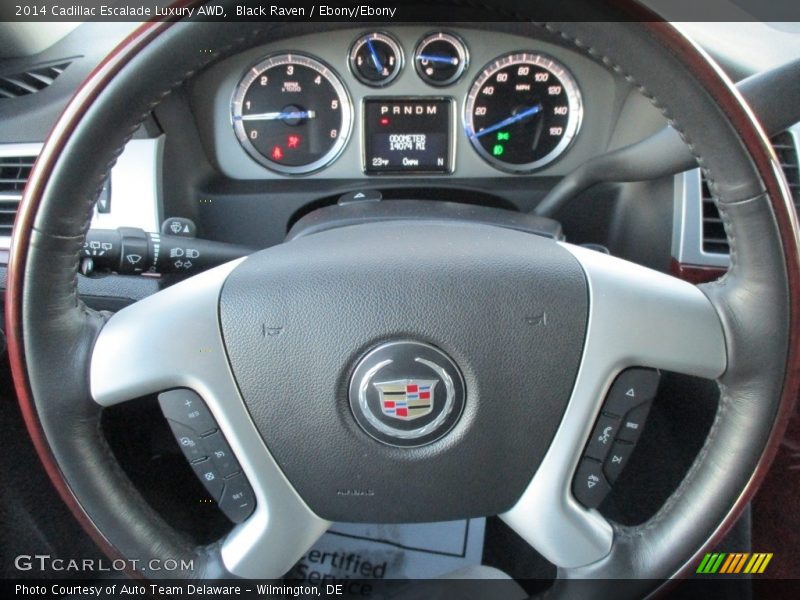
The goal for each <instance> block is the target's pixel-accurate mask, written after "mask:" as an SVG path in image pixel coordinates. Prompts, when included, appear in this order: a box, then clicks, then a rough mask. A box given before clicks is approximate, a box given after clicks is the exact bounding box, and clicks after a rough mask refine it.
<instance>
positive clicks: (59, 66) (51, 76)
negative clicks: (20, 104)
mask: <svg viewBox="0 0 800 600" xmlns="http://www.w3.org/2000/svg"><path fill="white" fill-rule="evenodd" d="M69 65H70V62H69V61H67V62H60V63H56V64H50V65H44V66H38V67H33V68H31V69H28V70H27V71H23V72H22V73H14V74H12V75H0V99H3V98H19V97H20V96H27V95H29V94H35V93H36V92H39V91H41V90H43V89H44V88H46V87H48V86H50V85H51V84H52V83H53V82H54V81H55V80H56V79H58V76H59V75H61V73H63V72H64V70H65V69H66V68H67V67H68V66H69Z"/></svg>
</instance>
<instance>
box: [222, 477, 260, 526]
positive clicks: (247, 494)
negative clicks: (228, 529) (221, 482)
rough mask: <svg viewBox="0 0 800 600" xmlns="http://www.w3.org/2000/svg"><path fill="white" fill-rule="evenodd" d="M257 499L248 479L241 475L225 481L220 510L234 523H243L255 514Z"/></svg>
mask: <svg viewBox="0 0 800 600" xmlns="http://www.w3.org/2000/svg"><path fill="white" fill-rule="evenodd" d="M255 506H256V499H255V496H254V495H253V489H252V488H251V487H250V483H249V482H248V481H247V478H246V477H245V476H244V475H243V474H242V473H239V474H238V475H234V476H233V477H230V478H229V479H226V480H225V491H224V492H223V494H222V498H221V499H220V501H219V508H220V510H221V511H222V512H224V513H225V515H226V516H227V517H228V518H229V519H230V520H231V521H233V522H234V523H241V522H242V521H244V520H245V519H246V518H247V517H249V516H250V515H251V514H252V513H253V509H255Z"/></svg>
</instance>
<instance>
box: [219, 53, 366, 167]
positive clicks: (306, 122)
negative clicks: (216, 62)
mask: <svg viewBox="0 0 800 600" xmlns="http://www.w3.org/2000/svg"><path fill="white" fill-rule="evenodd" d="M231 113H232V120H233V129H234V131H235V132H236V137H237V138H238V139H239V142H240V143H241V144H242V146H243V147H244V149H245V150H247V152H248V153H249V154H250V155H251V156H252V157H253V158H255V159H256V160H257V161H258V162H260V163H261V164H263V165H265V166H267V167H269V168H270V169H273V170H275V171H278V172H281V173H287V174H301V173H310V172H312V171H316V170H317V169H321V168H322V167H324V166H326V165H328V164H329V163H330V162H331V161H333V160H334V159H335V158H336V157H337V156H338V155H339V153H340V152H341V151H342V149H343V148H344V146H345V144H346V143H347V140H348V138H349V136H350V129H351V127H352V120H353V108H352V104H351V102H350V97H349V96H348V94H347V91H346V90H345V88H344V86H343V85H342V82H341V81H340V80H339V78H338V77H337V76H336V74H335V73H334V72H333V71H332V70H331V69H330V68H329V67H327V66H326V65H324V64H323V63H321V62H320V61H318V60H316V59H314V58H311V57H310V56H305V55H302V54H279V55H276V56H271V57H269V58H267V59H265V60H263V61H261V62H260V63H258V64H257V65H255V66H254V67H252V68H251V69H250V70H249V71H248V72H247V74H246V75H245V76H244V77H243V78H242V80H241V81H240V82H239V85H238V86H237V87H236V91H235V93H234V95H233V100H232V103H231Z"/></svg>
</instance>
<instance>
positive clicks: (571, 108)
mask: <svg viewBox="0 0 800 600" xmlns="http://www.w3.org/2000/svg"><path fill="white" fill-rule="evenodd" d="M582 112H583V110H582V106H581V97H580V92H579V91H578V86H577V84H576V83H575V80H574V79H573V77H572V75H570V74H569V72H568V71H567V70H566V69H565V68H564V67H563V66H562V65H560V64H559V63H558V62H556V61H555V60H553V59H551V58H548V57H546V56H542V55H540V54H532V53H517V54H510V55H507V56H503V57H501V58H498V59H497V60H495V61H493V62H492V63H491V64H489V65H488V66H487V67H486V68H485V69H484V70H483V71H482V72H481V74H480V75H478V77H477V78H476V80H475V82H474V83H473V84H472V88H471V89H470V92H469V95H468V96H467V102H466V105H465V110H464V128H465V130H466V134H467V137H468V138H469V140H470V142H471V143H472V145H473V147H474V148H475V149H476V150H477V151H478V154H480V155H481V156H482V157H483V158H484V159H485V160H486V161H488V162H489V163H490V164H492V165H494V166H496V167H498V168H500V169H503V170H507V171H514V172H527V171H533V170H535V169H539V168H541V167H543V166H545V165H547V164H549V163H550V162H552V161H553V160H555V159H556V158H557V157H558V156H560V155H561V154H562V153H563V152H564V150H566V148H567V147H568V146H569V144H570V143H571V142H572V140H573V139H574V137H575V134H576V133H577V132H578V128H579V127H580V122H581V117H582Z"/></svg>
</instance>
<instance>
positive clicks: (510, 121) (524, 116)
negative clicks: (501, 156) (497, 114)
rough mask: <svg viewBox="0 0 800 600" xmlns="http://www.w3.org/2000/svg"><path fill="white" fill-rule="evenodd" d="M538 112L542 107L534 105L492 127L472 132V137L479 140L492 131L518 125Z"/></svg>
mask: <svg viewBox="0 0 800 600" xmlns="http://www.w3.org/2000/svg"><path fill="white" fill-rule="evenodd" d="M540 112H542V105H541V104H535V105H533V106H531V107H530V108H527V109H525V110H523V111H521V112H518V113H516V114H514V115H511V116H510V117H508V118H507V119H503V120H502V121H499V122H497V123H495V124H494V125H490V126H489V127H484V128H483V129H481V130H480V131H473V132H472V137H474V138H479V137H481V136H484V135H486V134H487V133H492V132H493V131H497V130H498V129H502V128H503V127H508V126H509V125H512V124H514V123H518V122H519V121H522V120H524V119H527V118H529V117H532V116H533V115H536V114H538V113H540Z"/></svg>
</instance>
